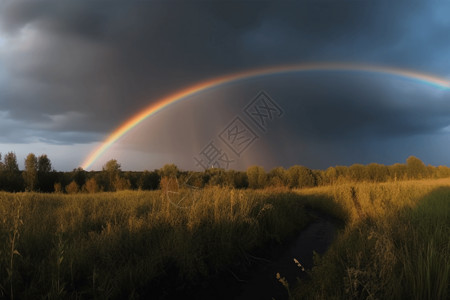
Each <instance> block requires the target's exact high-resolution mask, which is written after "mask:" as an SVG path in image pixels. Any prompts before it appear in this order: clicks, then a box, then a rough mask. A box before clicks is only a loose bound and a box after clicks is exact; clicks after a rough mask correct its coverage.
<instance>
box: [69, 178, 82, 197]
mask: <svg viewBox="0 0 450 300" xmlns="http://www.w3.org/2000/svg"><path fill="white" fill-rule="evenodd" d="M79 190H80V188H79V187H78V184H77V183H76V182H75V180H72V182H71V183H69V185H67V186H66V193H67V194H76V193H78V192H79Z"/></svg>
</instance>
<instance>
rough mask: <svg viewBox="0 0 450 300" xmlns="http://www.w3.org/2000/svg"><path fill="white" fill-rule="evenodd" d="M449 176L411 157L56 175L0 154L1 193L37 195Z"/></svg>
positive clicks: (48, 167)
mask: <svg viewBox="0 0 450 300" xmlns="http://www.w3.org/2000/svg"><path fill="white" fill-rule="evenodd" d="M444 177H450V168H449V167H446V166H438V167H435V166H430V165H428V166H426V165H425V164H424V163H423V162H422V161H421V160H420V159H418V158H417V157H414V156H410V157H409V158H408V159H407V160H406V163H404V164H401V163H396V164H393V165H383V164H377V163H371V164H368V165H362V164H354V165H351V166H335V167H329V168H328V169H326V170H312V169H309V168H307V167H304V166H298V165H295V166H292V167H290V168H288V169H285V168H283V167H277V168H274V169H272V170H270V171H269V172H266V171H265V170H264V168H263V167H260V166H251V167H249V168H248V169H247V170H246V171H235V170H224V169H218V168H211V169H206V170H204V171H202V172H198V171H183V170H180V169H179V168H178V167H177V166H176V165H174V164H167V165H165V166H164V167H162V168H161V169H156V170H153V171H143V172H133V171H126V172H125V171H122V169H121V165H120V163H119V162H118V161H117V160H115V159H112V160H110V161H108V162H107V163H106V164H105V165H104V166H103V168H102V171H90V172H87V171H85V170H83V169H82V168H77V169H74V170H73V171H71V172H58V171H56V170H54V169H53V168H52V164H51V161H50V159H49V158H48V156H47V155H45V154H42V155H40V156H36V155H35V154H33V153H30V154H28V156H27V157H26V158H25V162H24V170H19V166H18V163H17V157H16V154H15V153H14V152H9V153H7V154H5V155H4V157H3V159H2V155H1V153H0V190H3V191H8V192H23V191H36V192H44V193H51V192H56V193H70V194H73V193H81V192H84V193H96V192H101V191H105V192H107V191H120V190H130V189H131V190H156V189H160V188H164V187H168V186H169V184H170V185H173V183H176V184H177V186H178V187H177V188H182V187H183V186H184V187H191V188H203V187H206V186H228V187H233V188H237V189H245V188H251V189H261V188H266V187H285V188H306V187H315V186H324V185H333V184H340V183H346V182H387V181H395V180H410V179H426V178H444Z"/></svg>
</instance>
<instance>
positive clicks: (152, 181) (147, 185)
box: [138, 170, 161, 190]
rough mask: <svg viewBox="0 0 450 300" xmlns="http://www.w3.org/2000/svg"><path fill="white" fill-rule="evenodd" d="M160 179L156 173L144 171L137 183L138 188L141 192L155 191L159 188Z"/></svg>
mask: <svg viewBox="0 0 450 300" xmlns="http://www.w3.org/2000/svg"><path fill="white" fill-rule="evenodd" d="M160 179H161V178H160V177H159V175H158V172H156V171H152V172H149V171H147V170H146V171H144V173H142V174H141V176H140V177H139V181H138V187H139V189H141V190H156V189H157V188H158V186H159V181H160Z"/></svg>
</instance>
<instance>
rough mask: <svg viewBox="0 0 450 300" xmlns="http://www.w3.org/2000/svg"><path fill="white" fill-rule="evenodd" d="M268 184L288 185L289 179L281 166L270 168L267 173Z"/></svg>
mask: <svg viewBox="0 0 450 300" xmlns="http://www.w3.org/2000/svg"><path fill="white" fill-rule="evenodd" d="M267 177H268V181H269V185H270V186H288V185H289V179H288V176H287V172H286V170H285V169H284V168H283V167H278V168H275V169H272V170H271V171H270V172H269V174H267Z"/></svg>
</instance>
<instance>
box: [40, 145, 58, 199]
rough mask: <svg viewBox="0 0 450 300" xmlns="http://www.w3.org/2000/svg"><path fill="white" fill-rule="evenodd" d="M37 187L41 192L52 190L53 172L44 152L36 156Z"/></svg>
mask: <svg viewBox="0 0 450 300" xmlns="http://www.w3.org/2000/svg"><path fill="white" fill-rule="evenodd" d="M37 176H38V180H37V181H38V188H39V190H40V191H42V192H47V193H48V192H51V191H52V189H53V190H54V183H55V172H54V171H53V170H52V163H51V161H50V159H49V158H48V157H47V155H46V154H42V155H40V156H39V157H38V158H37Z"/></svg>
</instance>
